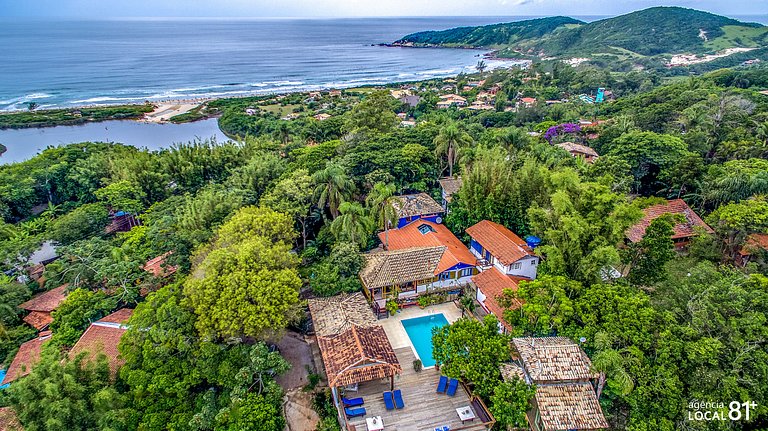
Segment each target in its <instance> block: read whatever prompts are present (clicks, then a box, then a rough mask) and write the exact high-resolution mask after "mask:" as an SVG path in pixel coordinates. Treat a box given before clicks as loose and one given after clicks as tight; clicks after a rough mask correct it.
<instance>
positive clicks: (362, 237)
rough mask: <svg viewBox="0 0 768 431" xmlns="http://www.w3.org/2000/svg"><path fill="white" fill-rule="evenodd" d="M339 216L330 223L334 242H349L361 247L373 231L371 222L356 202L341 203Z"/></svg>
mask: <svg viewBox="0 0 768 431" xmlns="http://www.w3.org/2000/svg"><path fill="white" fill-rule="evenodd" d="M339 211H340V215H339V216H338V217H337V218H336V219H335V220H334V221H333V223H331V233H332V234H333V236H335V237H336V241H349V242H351V243H354V244H357V245H358V246H363V245H365V243H366V242H367V238H368V236H369V235H370V234H371V231H373V226H374V224H373V220H372V219H371V218H370V217H369V216H368V214H367V211H365V208H363V206H362V205H360V204H359V203H357V202H342V203H341V205H340V206H339Z"/></svg>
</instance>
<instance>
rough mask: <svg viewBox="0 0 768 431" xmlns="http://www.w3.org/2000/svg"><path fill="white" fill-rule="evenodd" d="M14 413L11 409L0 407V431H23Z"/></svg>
mask: <svg viewBox="0 0 768 431" xmlns="http://www.w3.org/2000/svg"><path fill="white" fill-rule="evenodd" d="M23 430H24V427H22V426H21V422H19V418H18V417H17V416H16V411H15V410H13V409H12V408H11V407H0V431H23Z"/></svg>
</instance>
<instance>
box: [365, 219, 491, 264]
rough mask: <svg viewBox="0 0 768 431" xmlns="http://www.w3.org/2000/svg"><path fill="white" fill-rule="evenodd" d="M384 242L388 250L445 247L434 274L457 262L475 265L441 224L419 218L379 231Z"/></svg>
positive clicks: (470, 254) (462, 246)
mask: <svg viewBox="0 0 768 431" xmlns="http://www.w3.org/2000/svg"><path fill="white" fill-rule="evenodd" d="M387 237H388V239H387ZM379 239H380V240H381V243H382V244H384V243H385V241H388V243H389V246H388V249H389V250H402V249H407V248H413V247H439V246H445V247H447V248H446V250H445V252H444V253H443V255H442V257H441V258H440V262H439V263H438V265H437V269H435V275H437V274H439V273H441V272H443V271H446V270H448V269H450V268H453V267H454V266H456V265H459V264H465V265H469V266H475V263H476V262H477V258H476V257H475V256H473V255H472V253H470V252H469V250H467V247H466V246H465V245H464V244H463V243H462V242H461V241H460V240H459V239H458V238H456V235H454V234H453V232H451V231H450V230H448V228H447V227H445V225H443V224H439V223H433V222H431V221H427V220H419V221H417V222H415V223H411V224H409V225H406V226H404V227H402V228H400V229H390V230H389V231H388V232H387V233H386V235H385V233H384V232H380V233H379Z"/></svg>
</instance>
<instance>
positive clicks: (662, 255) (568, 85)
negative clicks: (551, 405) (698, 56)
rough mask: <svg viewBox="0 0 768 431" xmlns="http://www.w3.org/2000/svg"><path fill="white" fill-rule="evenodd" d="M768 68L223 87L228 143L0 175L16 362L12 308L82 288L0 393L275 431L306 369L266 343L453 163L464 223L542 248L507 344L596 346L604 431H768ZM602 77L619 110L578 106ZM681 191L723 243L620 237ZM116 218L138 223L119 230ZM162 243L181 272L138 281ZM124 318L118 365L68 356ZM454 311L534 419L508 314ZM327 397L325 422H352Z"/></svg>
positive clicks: (90, 416) (33, 166) (32, 163)
mask: <svg viewBox="0 0 768 431" xmlns="http://www.w3.org/2000/svg"><path fill="white" fill-rule="evenodd" d="M766 77H768V68H765V67H751V68H734V69H725V70H719V71H716V72H713V73H709V74H706V75H703V76H699V77H688V78H684V79H676V80H665V79H662V78H661V77H660V76H659V75H656V74H654V73H649V72H641V71H634V72H629V73H622V74H611V73H608V72H606V71H604V70H600V69H596V68H590V67H580V68H572V67H570V66H567V65H564V64H561V63H557V64H555V63H546V64H535V65H534V66H533V67H532V68H530V69H528V70H518V69H499V70H494V71H491V72H482V73H478V74H473V75H460V76H458V77H457V78H456V79H455V80H453V81H450V82H448V81H444V80H432V81H425V82H418V83H411V84H406V85H404V87H407V88H409V89H410V91H413V92H415V93H417V94H419V95H420V101H419V102H418V103H417V104H415V105H413V106H412V105H408V104H405V103H402V102H401V101H400V100H399V99H397V98H395V97H392V96H391V94H390V92H389V91H387V90H386V89H385V90H381V89H374V88H363V89H357V90H355V91H345V92H344V94H343V95H337V96H331V95H330V94H328V93H327V92H326V93H323V94H320V95H314V96H310V95H307V94H293V95H283V96H262V97H253V98H241V99H229V100H220V101H216V102H212V103H210V104H209V107H210V108H211V109H215V110H216V111H217V112H219V113H220V115H221V117H220V119H219V121H220V125H221V128H222V130H224V131H225V132H226V133H227V134H228V135H229V136H233V137H237V138H238V139H237V140H235V141H231V142H226V143H224V142H213V141H197V142H190V143H186V144H182V145H177V146H174V147H173V148H170V149H166V150H162V151H156V152H149V151H146V150H139V149H136V148H133V147H129V146H124V145H120V144H106V143H78V144H71V145H67V146H62V147H56V148H48V149H46V150H44V151H43V152H42V153H40V154H39V155H38V156H36V157H34V158H32V159H30V160H28V161H25V162H21V163H15V164H10V165H2V166H0V217H1V220H2V221H0V262H2V269H3V270H5V271H6V275H5V276H3V277H2V278H0V297H2V299H1V300H0V304H2V305H3V306H2V307H0V363H2V364H5V365H7V364H8V363H9V362H10V361H11V359H12V358H13V357H14V354H15V353H16V351H17V349H18V346H19V345H20V344H21V343H22V342H25V341H27V340H31V339H33V338H35V337H36V333H35V331H34V330H33V329H32V328H31V327H29V326H28V325H26V324H25V323H23V322H22V320H21V319H22V317H23V315H22V312H21V310H20V309H18V308H17V305H19V304H21V303H23V302H24V301H27V300H28V299H30V298H31V297H32V296H33V295H35V294H37V293H39V292H41V291H46V290H49V289H52V288H55V287H57V286H60V285H62V284H64V283H68V288H67V289H68V291H69V296H68V297H67V299H66V300H65V301H64V303H63V304H62V306H61V307H60V308H59V309H58V310H57V311H55V312H54V313H53V323H52V324H51V327H52V328H53V330H54V331H53V332H54V335H53V337H52V338H51V341H50V342H47V343H45V344H44V347H43V352H42V358H41V361H40V363H39V364H38V365H37V366H35V367H34V369H33V370H32V372H31V374H29V375H28V376H26V377H24V378H22V379H20V380H18V381H16V382H14V383H13V384H12V385H11V386H10V387H9V388H8V389H5V390H3V391H2V392H0V405H2V406H12V407H13V409H14V410H15V411H16V413H17V415H18V417H19V419H20V421H21V423H22V424H23V425H24V427H25V429H27V430H74V429H78V430H80V429H82V430H115V431H117V430H244V429H259V430H270V431H271V430H274V431H278V430H283V428H284V425H285V419H284V418H283V415H282V407H281V403H282V396H283V390H282V388H281V387H280V386H279V385H278V384H277V383H276V382H275V379H276V378H277V377H278V376H279V375H280V374H282V373H284V372H286V370H287V369H288V367H289V364H288V362H287V361H286V360H285V359H284V358H283V357H282V356H281V354H280V353H279V352H278V351H276V350H275V349H274V348H273V347H274V343H275V342H276V341H277V340H279V339H280V337H281V336H282V334H284V333H285V331H286V330H293V331H301V330H303V328H304V327H305V321H306V319H307V317H306V312H305V310H304V298H306V297H307V296H331V295H334V294H337V293H339V292H355V291H358V290H360V288H361V286H360V282H359V280H358V277H357V274H358V272H359V270H360V268H361V265H362V257H361V255H360V253H361V252H363V251H366V250H370V249H372V248H374V247H376V246H377V245H378V240H377V239H376V236H375V233H376V232H377V231H379V230H381V229H383V228H384V226H386V224H387V221H388V220H389V219H391V217H392V215H391V206H390V205H389V202H390V199H391V197H392V196H393V195H397V194H403V193H411V192H427V193H429V194H431V195H432V196H433V197H435V198H437V199H439V196H440V189H439V185H438V182H437V180H438V179H439V178H440V177H443V176H446V175H448V172H449V170H452V171H453V172H454V174H460V175H461V176H462V179H463V185H462V187H461V188H460V190H459V192H458V193H457V194H456V195H455V196H454V199H453V201H452V203H451V204H450V205H451V206H450V213H449V214H448V216H447V220H446V224H447V226H448V227H449V228H450V230H451V231H453V232H454V233H456V235H458V236H460V237H462V236H463V235H464V230H465V229H466V228H467V227H468V226H471V225H472V224H474V223H476V222H478V221H480V220H484V219H488V220H492V221H495V222H497V223H500V224H503V225H505V226H507V227H509V228H510V229H512V230H513V231H515V232H516V233H517V234H518V235H521V236H523V235H527V234H534V235H536V236H538V237H540V238H541V239H542V246H541V247H540V249H539V252H540V253H541V254H542V257H543V261H542V265H541V268H540V269H539V277H538V278H537V279H536V280H535V281H532V282H528V283H522V285H521V288H520V289H519V290H518V291H516V292H506V293H505V295H508V296H509V300H510V301H522V303H523V306H522V307H521V308H519V309H517V310H515V311H509V313H508V315H505V316H504V317H505V319H506V320H507V321H509V322H510V323H512V324H513V326H514V328H515V331H514V335H537V336H546V335H555V334H557V335H563V336H567V337H570V338H572V339H574V340H581V339H583V340H586V341H583V342H582V343H581V345H582V346H583V347H584V349H585V350H586V352H587V353H588V355H589V356H590V357H591V358H592V361H593V364H594V366H595V368H596V370H598V371H601V372H604V373H605V374H606V376H607V381H606V385H605V390H604V392H603V396H602V398H601V403H602V407H603V410H604V411H605V414H606V417H607V418H608V420H609V422H610V424H611V426H612V427H614V428H615V429H628V430H638V431H640V430H648V431H651V430H675V429H696V430H699V429H701V430H725V429H729V430H730V429H742V430H757V429H765V428H766V427H768V419H767V418H768V416H766V415H767V414H768V407H767V406H768V344H766V340H768V322H767V321H766V319H767V316H768V260H766V255H765V252H764V251H760V250H755V251H754V256H753V259H752V260H751V262H750V263H749V264H747V265H746V266H743V265H741V263H740V261H738V258H739V253H738V252H739V250H741V249H742V247H743V246H744V245H745V243H746V242H747V241H748V236H749V235H750V234H754V233H766V232H768V202H766V200H765V195H766V194H768V96H766V95H765V94H763V93H761V92H760V91H762V90H765V89H766V88H767V87H768V78H766ZM469 83H475V84H473V85H468V84H469ZM446 85H448V86H449V87H450V88H451V89H452V90H449V91H459V92H461V94H462V95H463V96H465V97H466V98H467V99H468V101H469V102H470V103H471V102H473V101H475V100H476V99H477V98H478V97H479V95H480V94H481V93H483V92H487V91H489V90H490V89H492V88H496V89H498V91H497V92H496V95H495V102H494V105H493V108H494V109H487V110H478V111H473V110H468V109H457V108H455V107H452V108H449V109H440V110H439V109H436V103H437V101H438V95H439V93H440V92H442V91H445V90H443V88H444V87H445V86H446ZM598 87H604V88H607V89H610V90H612V93H613V96H614V97H615V98H616V99H615V100H607V101H606V102H605V103H602V104H589V103H584V102H583V101H582V100H581V99H579V98H578V97H577V96H578V95H579V94H581V93H590V92H592V91H594V90H595V89H596V88H598ZM454 89H457V90H454ZM525 97H531V98H535V99H536V102H535V103H530V104H523V103H520V100H521V99H522V98H525ZM544 101H551V102H552V103H545V102H544ZM318 113H325V114H327V115H328V117H320V118H323V119H322V120H319V119H316V118H315V116H316V115H317V114H318ZM398 113H402V114H405V115H404V116H407V118H413V121H414V123H415V125H413V126H411V127H403V126H402V124H401V118H398V116H397V114H398ZM580 120H581V123H580ZM579 124H585V125H584V127H581V126H578V125H579ZM587 124H588V125H587ZM565 141H573V142H579V143H582V144H584V145H589V146H590V147H592V148H594V149H595V150H596V151H597V152H598V153H599V154H600V157H599V158H598V159H597V160H596V161H595V162H594V163H592V164H588V163H585V162H584V161H583V160H582V159H579V158H574V157H572V156H571V155H570V154H569V153H568V152H566V151H565V150H563V149H561V148H560V147H558V146H556V144H558V143H561V142H565ZM672 198H682V199H684V200H685V201H686V202H687V203H688V204H689V205H690V206H691V208H693V209H694V210H695V211H696V212H697V213H698V214H700V215H701V216H702V217H703V218H704V219H705V220H706V221H707V223H708V224H709V225H710V226H711V227H712V228H713V230H714V232H713V233H711V234H709V233H705V232H701V234H700V235H699V236H698V237H697V238H696V240H695V241H694V242H693V243H692V244H691V245H690V246H689V248H688V250H687V252H685V253H679V252H676V251H675V249H674V245H673V243H672V239H671V234H670V232H671V229H672V225H673V224H674V223H675V220H670V219H667V218H663V217H662V218H660V219H658V222H655V223H653V224H652V225H651V226H650V227H649V228H648V234H647V235H646V237H645V238H644V239H643V240H642V241H641V242H639V243H637V244H632V245H629V246H627V245H625V241H624V232H625V231H626V229H627V228H628V227H629V226H631V225H632V224H634V223H635V222H637V220H638V219H639V218H640V217H641V214H642V211H641V210H642V209H643V208H645V207H647V206H649V205H652V204H654V203H657V202H659V201H661V200H662V199H672ZM118 211H122V212H127V213H130V214H135V215H137V216H138V218H139V221H140V223H139V224H138V225H136V226H134V227H133V228H132V229H130V230H128V231H127V232H121V233H106V232H107V231H105V227H106V226H107V225H108V224H109V223H110V222H111V218H113V217H114V215H115V213H116V212H118ZM464 239H466V238H464ZM45 241H55V243H56V244H57V253H58V255H59V256H60V257H59V258H58V259H57V260H56V261H54V262H52V263H50V264H48V265H46V267H45V272H44V276H43V279H42V280H43V281H44V282H43V283H38V282H35V281H29V282H27V283H22V282H20V281H19V280H22V281H23V278H20V277H18V276H20V275H22V274H23V272H24V270H25V267H26V266H27V264H26V262H27V259H28V257H29V256H30V255H31V254H32V253H33V252H34V251H35V250H37V249H38V248H39V247H40V245H41V244H42V243H43V242H45ZM156 256H166V259H165V260H166V262H165V265H166V268H170V267H171V266H173V267H174V268H177V270H176V272H175V274H173V275H172V276H170V277H164V276H162V275H157V274H155V275H153V274H150V273H147V272H146V271H144V270H143V269H142V267H143V265H144V264H145V262H147V260H148V259H150V258H153V257H156ZM606 268H615V269H616V270H617V271H618V272H620V273H621V276H619V277H607V276H606V275H605V274H606ZM243 298H245V299H247V300H242V299H243ZM126 306H127V307H130V308H135V311H134V313H133V317H132V318H131V320H130V321H129V329H128V331H127V332H126V333H125V335H124V336H123V338H122V341H121V343H120V352H121V355H122V357H123V359H124V360H125V365H123V366H122V368H121V369H120V370H119V372H118V373H117V374H116V375H114V376H112V375H111V374H110V371H109V367H108V364H107V362H106V360H104V358H102V359H100V360H97V361H89V360H87V358H86V357H85V356H83V355H76V356H71V355H68V353H67V352H68V351H69V349H70V348H71V347H72V345H73V343H74V342H76V341H77V339H78V337H79V336H80V335H81V334H82V333H83V331H85V330H86V328H87V327H88V325H89V323H90V322H91V321H94V320H97V319H99V318H101V317H103V316H106V315H108V314H109V313H111V312H113V311H114V310H116V309H119V308H121V307H126ZM84 311H87V312H84ZM461 322H462V323H461V324H459V325H458V326H456V325H452V326H451V329H450V330H452V331H456V332H457V333H462V332H463V333H465V334H470V337H468V338H470V339H471V341H470V343H471V346H474V347H473V349H476V350H471V351H472V352H473V353H471V354H469V355H467V360H466V362H465V363H463V364H462V367H463V368H462V372H463V373H464V375H465V376H466V378H467V379H468V380H471V381H472V383H474V385H475V388H476V390H477V391H478V393H479V395H481V396H482V397H484V399H485V400H486V401H487V403H488V404H489V405H490V406H491V411H492V412H493V413H494V415H495V416H496V417H497V419H498V425H497V426H498V427H499V429H503V427H504V426H507V425H510V426H514V425H520V421H521V415H520V412H521V411H523V410H524V409H525V408H526V401H525V400H526V399H527V397H529V396H530V394H529V393H528V392H527V391H526V390H524V389H520V388H518V387H515V386H509V385H500V376H499V375H498V367H497V366H496V365H497V364H498V362H500V361H504V360H506V358H505V357H504V353H505V352H506V351H505V350H504V349H505V348H507V347H505V346H506V345H507V344H508V343H505V342H504V341H505V339H504V338H503V337H504V336H502V335H500V334H498V333H497V332H496V331H495V330H488V328H496V326H495V323H494V322H491V323H487V322H474V321H472V323H467V322H469V321H467V320H462V321H461ZM444 335H445V334H443V335H440V334H437V335H436V337H438V338H439V337H441V336H444ZM437 341H438V342H439V341H440V340H439V339H438V340H437ZM499 352H501V353H499ZM507 357H508V355H507ZM489 364H490V365H492V366H489ZM495 388H498V389H495ZM324 396H325V395H324V393H323V392H322V391H319V392H318V395H317V400H318V402H317V404H318V406H317V409H318V411H319V412H320V415H321V417H322V418H323V420H322V421H321V423H320V425H319V427H318V429H322V430H333V429H338V424H336V419H335V415H334V413H329V410H328V405H327V400H325V399H324ZM521 399H522V400H523V401H522V402H520V400H521ZM693 400H702V401H732V400H738V401H755V402H757V405H758V407H757V410H756V411H755V412H753V418H754V420H753V421H751V422H735V423H731V422H727V423H726V422H723V423H720V422H689V421H687V420H686V414H687V413H686V412H687V405H688V403H689V402H691V401H693Z"/></svg>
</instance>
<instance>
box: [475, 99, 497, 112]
mask: <svg viewBox="0 0 768 431" xmlns="http://www.w3.org/2000/svg"><path fill="white" fill-rule="evenodd" d="M469 109H470V110H472V111H489V110H493V109H496V108H495V107H494V106H493V105H490V104H488V103H487V102H483V101H481V100H476V101H474V102H472V104H471V105H469Z"/></svg>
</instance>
